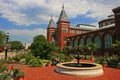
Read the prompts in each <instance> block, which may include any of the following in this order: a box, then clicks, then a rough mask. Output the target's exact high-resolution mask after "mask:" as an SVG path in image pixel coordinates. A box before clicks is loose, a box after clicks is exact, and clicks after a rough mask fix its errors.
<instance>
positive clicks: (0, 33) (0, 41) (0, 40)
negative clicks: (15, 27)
mask: <svg viewBox="0 0 120 80" xmlns="http://www.w3.org/2000/svg"><path fill="white" fill-rule="evenodd" d="M5 39H6V36H5V33H4V32H3V31H0V47H3V44H4V42H5Z"/></svg>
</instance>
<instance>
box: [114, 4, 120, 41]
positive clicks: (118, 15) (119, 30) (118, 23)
mask: <svg viewBox="0 0 120 80" xmlns="http://www.w3.org/2000/svg"><path fill="white" fill-rule="evenodd" d="M113 12H114V14H115V30H116V31H115V35H116V40H120V6H119V7H117V8H114V9H113Z"/></svg>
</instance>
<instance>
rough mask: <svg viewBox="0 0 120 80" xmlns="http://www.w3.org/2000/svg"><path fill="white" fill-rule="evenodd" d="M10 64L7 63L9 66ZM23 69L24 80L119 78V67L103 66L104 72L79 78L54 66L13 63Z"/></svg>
mask: <svg viewBox="0 0 120 80" xmlns="http://www.w3.org/2000/svg"><path fill="white" fill-rule="evenodd" d="M10 66H11V65H9V68H10ZM13 66H14V67H20V68H21V69H22V70H23V71H25V73H26V76H25V80H120V69H117V68H109V67H104V68H103V70H104V74H103V75H102V76H99V77H89V78H81V77H79V76H68V75H63V74H59V73H56V72H55V68H56V67H55V66H44V67H34V68H30V67H28V66H22V65H13Z"/></svg>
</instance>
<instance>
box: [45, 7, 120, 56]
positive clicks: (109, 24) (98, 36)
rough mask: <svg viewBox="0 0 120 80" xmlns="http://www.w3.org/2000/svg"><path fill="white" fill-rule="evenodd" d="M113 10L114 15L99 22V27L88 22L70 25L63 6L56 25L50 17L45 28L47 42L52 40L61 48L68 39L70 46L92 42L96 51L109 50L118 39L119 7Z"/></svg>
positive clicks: (119, 25)
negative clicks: (95, 46)
mask: <svg viewBox="0 0 120 80" xmlns="http://www.w3.org/2000/svg"><path fill="white" fill-rule="evenodd" d="M113 12H114V15H111V16H108V19H105V20H102V21H100V22H99V28H96V27H95V26H93V25H88V24H78V25H76V26H70V21H69V19H68V17H67V14H66V12H65V10H64V6H63V7H62V10H61V14H60V16H59V19H58V21H57V26H55V23H54V20H53V18H52V17H51V20H50V22H49V25H48V28H47V39H48V41H49V42H54V43H55V45H57V46H59V47H60V49H61V50H63V48H64V47H65V46H66V44H67V40H68V39H69V43H70V45H69V46H70V47H74V46H75V45H80V44H82V45H86V44H88V43H89V42H94V43H96V44H97V46H98V53H100V54H101V53H103V52H104V51H108V52H110V51H111V50H110V47H111V44H112V43H114V42H115V41H116V40H120V7H117V8H114V9H113Z"/></svg>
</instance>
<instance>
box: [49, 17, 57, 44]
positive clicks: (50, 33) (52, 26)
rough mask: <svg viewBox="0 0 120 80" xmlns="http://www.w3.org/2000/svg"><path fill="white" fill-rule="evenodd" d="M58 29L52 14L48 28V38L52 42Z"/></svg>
mask: <svg viewBox="0 0 120 80" xmlns="http://www.w3.org/2000/svg"><path fill="white" fill-rule="evenodd" d="M55 30H56V27H55V22H54V20H53V17H52V16H51V19H50V22H49V24H48V28H47V40H48V41H49V42H50V43H52V42H53V41H54V40H53V37H52V35H53V33H54V32H55Z"/></svg>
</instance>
